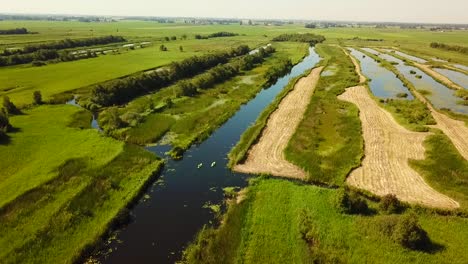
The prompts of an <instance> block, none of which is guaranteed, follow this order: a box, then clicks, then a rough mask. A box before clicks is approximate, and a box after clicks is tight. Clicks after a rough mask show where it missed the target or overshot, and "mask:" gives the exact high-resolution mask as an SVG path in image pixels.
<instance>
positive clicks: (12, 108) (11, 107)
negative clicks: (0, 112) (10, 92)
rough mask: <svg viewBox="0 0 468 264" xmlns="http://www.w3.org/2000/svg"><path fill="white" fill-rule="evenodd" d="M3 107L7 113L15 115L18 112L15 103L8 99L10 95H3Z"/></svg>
mask: <svg viewBox="0 0 468 264" xmlns="http://www.w3.org/2000/svg"><path fill="white" fill-rule="evenodd" d="M3 108H4V109H5V111H6V113H7V114H9V115H16V114H19V113H20V111H19V110H18V108H17V107H16V105H15V104H13V102H11V101H10V97H8V96H6V95H5V96H3Z"/></svg>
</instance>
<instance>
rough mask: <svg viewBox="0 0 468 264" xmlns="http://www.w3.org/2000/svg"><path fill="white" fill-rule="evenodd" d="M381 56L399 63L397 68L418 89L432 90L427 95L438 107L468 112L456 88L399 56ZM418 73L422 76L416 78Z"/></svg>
mask: <svg viewBox="0 0 468 264" xmlns="http://www.w3.org/2000/svg"><path fill="white" fill-rule="evenodd" d="M379 56H380V57H381V58H382V59H385V60H388V61H393V62H397V63H398V65H395V67H396V68H397V70H398V71H399V72H401V73H402V74H403V75H404V76H405V78H406V79H408V81H410V82H411V83H413V85H414V86H415V87H416V89H418V90H420V89H423V90H427V91H429V92H431V94H428V95H425V96H426V97H427V98H428V99H429V100H430V101H431V103H432V104H433V105H434V106H435V107H436V108H439V109H440V108H449V109H451V110H452V111H454V112H457V113H462V114H468V106H465V105H461V104H458V103H457V102H458V101H461V100H462V99H461V98H459V97H457V96H455V95H454V93H455V91H454V90H452V89H449V88H447V87H446V86H445V85H443V84H440V83H439V82H437V81H435V80H434V79H433V78H432V77H431V76H429V75H427V74H426V73H424V72H423V71H421V70H419V69H418V68H416V67H413V66H408V65H405V63H404V62H403V61H402V60H400V59H398V58H395V57H393V56H391V55H388V54H381V55H379ZM410 71H414V72H416V74H411V73H410ZM416 75H421V76H422V78H421V79H418V78H416Z"/></svg>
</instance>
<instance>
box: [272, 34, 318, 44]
mask: <svg viewBox="0 0 468 264" xmlns="http://www.w3.org/2000/svg"><path fill="white" fill-rule="evenodd" d="M273 41H294V42H306V43H309V44H310V45H311V46H314V45H315V44H317V43H321V42H323V41H325V37H324V36H321V35H316V34H312V33H306V34H281V35H279V36H277V37H275V38H273Z"/></svg>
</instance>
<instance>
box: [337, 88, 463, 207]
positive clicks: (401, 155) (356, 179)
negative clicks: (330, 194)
mask: <svg viewBox="0 0 468 264" xmlns="http://www.w3.org/2000/svg"><path fill="white" fill-rule="evenodd" d="M338 98H339V99H341V100H344V101H348V102H351V103H354V104H355V105H357V106H358V108H359V110H360V112H359V117H360V119H361V122H362V130H363V131H362V132H363V137H364V142H365V158H364V160H363V161H362V165H361V167H359V168H357V169H355V170H354V171H352V172H351V174H350V175H349V176H348V179H347V183H348V184H350V185H352V186H355V187H358V188H362V189H366V190H369V191H371V192H373V193H375V194H377V195H380V196H383V195H386V194H395V195H396V196H397V197H398V199H400V200H402V201H405V202H409V203H419V204H422V205H425V206H430V207H438V208H450V209H452V208H457V207H459V204H458V203H457V202H456V201H454V200H452V199H450V198H449V197H447V196H445V195H443V194H441V193H439V192H437V191H435V190H434V189H432V188H431V187H430V186H429V185H428V184H427V183H426V182H425V181H424V180H423V178H422V177H421V176H420V175H419V174H418V173H417V172H416V171H415V170H413V169H412V168H411V167H410V166H409V164H408V160H409V159H424V152H425V150H424V147H423V144H422V143H423V141H424V140H425V138H426V136H427V135H428V134H429V133H420V132H412V131H409V130H406V129H405V128H404V127H402V126H400V125H399V124H398V123H397V122H396V121H395V120H394V119H393V117H392V116H391V114H390V113H388V112H386V111H385V110H384V109H382V108H380V107H379V105H378V104H377V103H376V102H375V101H374V100H373V99H372V98H371V97H370V95H369V93H368V91H367V88H366V87H364V86H355V87H351V88H347V89H346V92H345V93H343V94H342V95H340V96H339V97H338Z"/></svg>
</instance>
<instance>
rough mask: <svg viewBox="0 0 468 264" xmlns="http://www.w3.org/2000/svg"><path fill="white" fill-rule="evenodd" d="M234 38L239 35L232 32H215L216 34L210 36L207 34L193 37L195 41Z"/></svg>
mask: <svg viewBox="0 0 468 264" xmlns="http://www.w3.org/2000/svg"><path fill="white" fill-rule="evenodd" d="M234 36H239V34H237V33H232V32H226V31H221V32H216V33H212V34H209V35H200V34H197V35H195V39H209V38H222V37H234Z"/></svg>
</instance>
